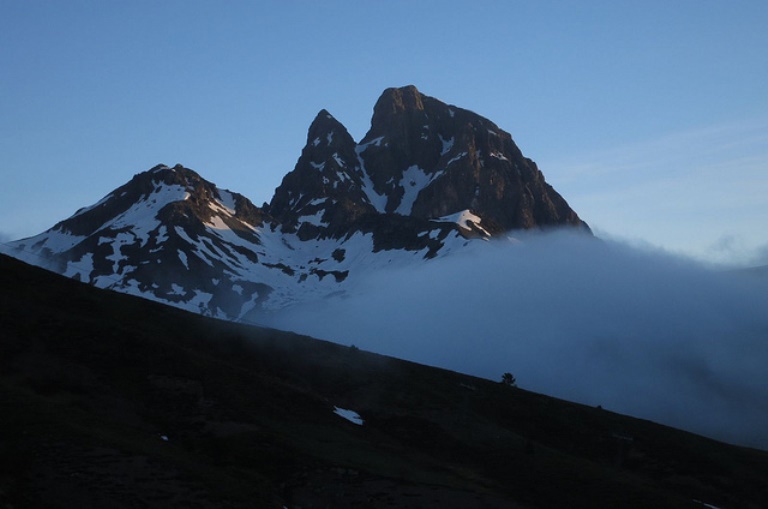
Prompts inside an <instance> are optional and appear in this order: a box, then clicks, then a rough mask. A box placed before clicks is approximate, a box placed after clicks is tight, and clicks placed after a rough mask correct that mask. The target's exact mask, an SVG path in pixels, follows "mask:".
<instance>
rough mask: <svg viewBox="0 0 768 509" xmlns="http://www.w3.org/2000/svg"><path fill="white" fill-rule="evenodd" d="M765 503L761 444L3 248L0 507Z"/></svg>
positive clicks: (766, 460) (767, 476) (765, 458)
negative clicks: (568, 398) (381, 352)
mask: <svg viewBox="0 0 768 509" xmlns="http://www.w3.org/2000/svg"><path fill="white" fill-rule="evenodd" d="M436 347H438V346H437V345H436ZM500 375H501V374H500ZM553 376H555V375H553ZM334 407H340V408H344V409H351V410H354V411H356V412H358V413H359V414H360V415H361V416H362V418H363V419H364V420H365V423H364V425H362V426H358V425H356V424H354V423H352V422H349V421H347V420H345V419H343V418H341V417H340V416H338V415H336V414H335V413H334V411H333V410H334ZM766 500H768V454H766V453H765V452H762V451H755V450H750V449H745V448H740V447H734V446H730V445H726V444H722V443H719V442H716V441H712V440H709V439H705V438H702V437H698V436H695V435H692V434H689V433H685V432H682V431H678V430H674V429H670V428H667V427H663V426H660V425H657V424H653V423H651V422H647V421H642V420H637V419H632V418H629V417H625V416H622V415H618V414H614V413H611V412H608V411H604V410H602V409H599V408H589V407H585V406H582V405H576V404H572V403H568V402H564V401H560V400H556V399H553V398H549V397H546V396H542V395H539V394H534V393H530V392H527V391H524V390H521V389H515V388H511V387H508V386H505V385H502V384H500V383H496V382H492V381H487V380H482V379H478V378H474V377H470V376H465V375H461V374H457V373H454V372H450V371H445V370H440V369H435V368H430V367H425V366H420V365H417V364H413V363H409V362H404V361H399V360H396V359H392V358H387V357H383V356H378V355H374V354H370V353H367V352H363V351H360V350H358V349H356V348H352V347H348V346H341V345H336V344H332V343H327V342H323V341H319V340H315V339H311V338H307V337H302V336H297V335H294V334H288V333H285V332H280V331H275V330H268V329H259V328H254V327H246V326H241V325H237V324H232V323H225V322H219V321H214V320H210V319H206V318H203V317H200V316H197V315H192V314H189V313H185V312H182V311H179V310H176V309H173V308H168V307H165V306H161V305H157V304H155V303H152V302H148V301H145V300H141V299H137V298H133V297H130V296H125V295H120V294H114V293H111V292H106V291H102V290H98V289H95V288H92V287H89V286H87V285H84V284H80V283H77V282H75V281H72V280H69V279H66V278H63V277H60V276H56V275H54V274H51V273H48V272H45V271H43V270H40V269H37V268H33V267H30V266H27V265H25V264H22V263H20V262H18V261H16V260H13V259H11V258H7V257H3V256H0V508H10V507H15V508H27V507H33V508H34V507H46V508H62V507H78V508H91V507H92V508H102V507H115V508H132V507H215V508H219V507H221V508H240V507H243V508H244V507H275V508H280V507H283V506H285V507H289V508H298V507H301V508H303V509H310V508H325V507H333V508H337V509H338V508H347V507H349V508H352V507H356V508H357V507H370V508H383V507H405V508H411V507H412V508H426V507H439V508H448V509H451V508H474V507H477V508H481V507H482V508H515V507H520V508H526V507H552V508H561V507H589V508H599V507H611V508H615V507H638V508H639V507H643V508H646V507H690V508H695V507H702V505H701V503H698V502H696V501H702V502H704V503H707V504H711V505H714V506H717V507H721V508H730V507H748V508H749V507H754V508H758V507H765V506H766V503H767V502H766Z"/></svg>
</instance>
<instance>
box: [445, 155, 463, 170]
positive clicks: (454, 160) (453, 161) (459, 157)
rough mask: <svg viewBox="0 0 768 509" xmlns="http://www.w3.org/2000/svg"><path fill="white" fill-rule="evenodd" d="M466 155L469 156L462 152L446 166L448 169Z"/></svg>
mask: <svg viewBox="0 0 768 509" xmlns="http://www.w3.org/2000/svg"><path fill="white" fill-rule="evenodd" d="M465 155H467V153H466V152H462V153H461V154H459V155H456V156H454V157H453V158H451V160H450V161H448V162H447V163H445V166H446V167H448V166H450V165H451V164H453V163H455V162H456V161H458V160H459V159H461V158H462V157H464V156H465Z"/></svg>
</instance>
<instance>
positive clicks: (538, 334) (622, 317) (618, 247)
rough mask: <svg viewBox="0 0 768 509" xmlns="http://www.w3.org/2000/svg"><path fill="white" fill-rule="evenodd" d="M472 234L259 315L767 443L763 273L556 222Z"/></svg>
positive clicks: (713, 433) (767, 318)
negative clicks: (476, 238)
mask: <svg viewBox="0 0 768 509" xmlns="http://www.w3.org/2000/svg"><path fill="white" fill-rule="evenodd" d="M474 244H475V245H474V247H473V248H472V249H471V250H469V251H468V252H465V253H461V254H455V255H453V256H450V257H447V258H444V259H439V260H433V261H430V262H429V263H426V264H423V265H420V266H418V267H417V268H406V269H399V270H397V269H393V270H388V271H380V272H378V273H375V274H373V275H371V276H370V277H367V278H365V279H362V280H360V281H358V282H357V284H356V286H355V287H354V288H352V290H351V291H350V295H349V296H347V297H340V298H336V299H328V300H324V301H323V302H321V303H316V304H313V305H306V306H303V307H300V308H296V309H292V310H290V311H286V312H284V313H282V314H279V315H277V316H275V317H274V318H273V320H272V322H271V323H270V324H269V325H270V326H273V327H276V328H281V329H286V330H292V331H295V332H299V333H303V334H309V335H312V336H315V337H319V338H323V339H328V340H331V341H335V342H337V343H341V344H348V345H351V344H354V345H355V346H357V347H359V348H362V349H366V350H370V351H373V352H377V353H382V354H386V355H391V356H395V357H399V358H404V359H409V360H412V361H416V362H420V363H424V364H429V365H433V366H440V367H444V368H448V369H451V370H455V371H459V372H463V373H468V374H472V375H476V376H480V377H484V378H488V379H492V380H499V379H500V377H501V375H502V373H504V372H511V373H512V374H514V376H515V377H516V378H517V382H518V386H520V387H522V388H524V389H528V390H531V391H536V392H540V393H544V394H548V395H551V396H555V397H558V398H563V399H567V400H571V401H577V402H580V403H584V404H587V405H593V406H597V405H600V406H602V407H603V408H605V409H606V410H611V411H616V412H620V413H625V414H629V415H632V416H636V417H641V418H645V419H650V420H653V421H656V422H659V423H663V424H667V425H670V426H674V427H678V428H682V429H686V430H689V431H693V432H695V433H699V434H703V435H706V436H710V437H713V438H717V439H719V440H723V441H726V442H730V443H736V444H741V445H748V446H755V447H760V448H764V449H768V428H766V426H765V423H766V422H768V376H767V375H766V373H768V370H767V369H766V368H768V291H767V290H768V288H767V287H766V279H765V278H758V277H752V276H750V275H748V274H746V273H736V272H726V271H718V270H714V269H712V268H710V267H706V266H703V265H701V264H699V263H697V262H694V261H691V260H688V259H685V258H680V257H676V256H672V255H669V254H666V253H663V252H657V251H653V250H649V249H641V248H637V247H630V246H627V245H624V244H622V243H620V242H616V241H605V240H597V239H594V238H588V237H586V236H584V235H574V234H569V233H565V232H559V233H548V234H538V235H529V236H526V237H525V238H524V239H523V240H522V242H509V241H495V242H475V243H474Z"/></svg>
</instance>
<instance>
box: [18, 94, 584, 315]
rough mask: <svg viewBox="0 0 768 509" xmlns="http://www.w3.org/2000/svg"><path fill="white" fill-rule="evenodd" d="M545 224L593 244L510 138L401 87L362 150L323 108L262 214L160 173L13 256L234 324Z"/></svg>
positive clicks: (177, 172) (210, 187) (188, 175)
mask: <svg viewBox="0 0 768 509" xmlns="http://www.w3.org/2000/svg"><path fill="white" fill-rule="evenodd" d="M555 226H571V227H576V228H579V229H583V230H584V231H586V232H588V231H589V230H588V227H587V226H586V224H585V223H583V222H582V221H581V219H579V217H578V216H577V215H576V213H575V212H574V211H573V210H572V209H571V208H570V207H569V206H568V204H567V203H566V202H565V200H564V199H563V198H562V197H561V196H560V195H559V194H558V193H557V192H556V191H555V190H554V189H553V188H552V187H551V186H550V185H549V184H547V182H546V181H545V180H544V177H543V175H542V174H541V172H540V171H539V170H538V168H537V167H536V165H535V163H533V161H531V160H530V159H527V158H525V157H524V156H523V155H522V153H521V152H520V150H519V149H518V148H517V146H516V145H515V143H514V141H513V140H512V137H511V136H510V135H509V134H508V133H506V132H504V131H503V130H501V129H500V128H499V127H498V126H497V125H496V124H494V123H493V122H491V121H490V120H488V119H486V118H483V117H481V116H480V115H477V114H475V113H473V112H471V111H468V110H463V109H461V108H457V107H455V106H451V105H448V104H446V103H443V102H441V101H439V100H438V99H434V98H432V97H429V96H426V95H423V94H421V93H420V92H419V91H418V90H417V89H416V88H415V87H413V86H407V87H402V88H391V89H387V90H385V91H384V93H383V94H382V96H381V98H380V99H379V100H378V102H377V103H376V106H375V108H374V114H373V118H372V121H371V128H370V130H369V131H368V133H367V134H366V136H365V137H364V138H363V140H362V141H361V142H360V143H357V142H355V140H354V139H353V138H352V136H351V135H350V134H349V132H348V131H347V129H346V128H345V127H344V126H343V125H342V124H341V123H340V122H339V121H338V120H336V119H335V118H334V117H333V115H331V114H330V113H329V112H328V111H326V110H321V111H320V112H319V113H318V114H317V115H316V116H315V118H314V120H313V121H312V123H311V125H310V127H309V130H308V132H307V143H306V146H305V147H304V148H303V149H302V151H301V155H300V157H299V158H298V161H297V162H296V166H295V167H294V169H293V170H292V171H290V172H289V173H287V174H286V175H285V177H284V178H283V181H282V183H281V184H280V186H279V187H278V188H277V189H276V190H275V194H274V196H273V198H272V200H271V202H270V203H269V204H268V205H266V206H265V207H264V208H258V207H256V206H254V205H253V204H252V203H251V202H250V201H249V200H247V199H246V198H245V197H243V196H241V195H239V194H237V193H233V192H230V191H228V190H224V189H220V188H218V187H217V186H216V185H215V184H213V183H212V182H209V181H207V180H205V179H204V178H202V177H201V176H200V175H199V174H198V173H196V172H195V171H193V170H191V169H189V168H185V167H184V166H182V165H180V164H177V165H175V166H173V167H169V166H166V165H157V166H155V167H153V168H152V169H150V170H148V171H145V172H142V173H139V174H137V175H135V176H134V177H133V178H132V179H131V180H130V181H129V182H127V183H126V184H125V185H123V186H121V187H119V188H117V189H115V190H114V191H113V192H112V193H110V194H108V195H107V196H105V197H104V198H103V199H101V200H100V201H99V202H97V203H96V204H94V205H92V206H90V207H86V208H83V209H80V210H78V211H77V212H76V213H75V214H74V215H73V216H72V217H70V218H69V219H66V220H64V221H61V222H60V223H58V224H57V225H56V226H55V227H54V228H52V229H50V230H48V231H47V232H44V233H42V234H40V235H38V236H35V237H31V238H29V239H22V240H20V241H17V243H16V249H17V250H18V252H19V253H23V254H24V255H25V256H30V257H32V258H31V260H38V263H39V260H41V259H45V260H49V263H50V266H51V267H52V269H53V270H56V271H58V272H61V273H63V274H67V275H69V276H71V277H78V278H80V279H81V280H83V281H88V282H90V283H92V284H95V285H97V286H101V287H108V288H113V289H117V290H120V291H125V292H128V293H134V294H137V295H142V296H147V297H149V298H154V299H157V300H161V301H163V302H168V303H172V304H174V305H179V306H181V307H184V308H185V309H191V310H199V311H200V312H204V313H209V314H212V315H214V316H221V317H229V318H240V317H245V316H247V315H248V314H249V313H251V312H252V311H253V312H257V311H259V310H266V309H279V308H281V307H283V306H288V305H291V303H293V302H296V301H302V300H311V299H312V298H317V297H320V296H322V295H327V294H332V293H334V292H336V291H338V289H339V288H342V287H343V285H344V284H347V283H345V281H347V278H348V276H350V274H353V273H354V274H364V273H367V272H370V271H371V270H375V269H376V268H380V267H385V266H397V265H398V264H405V265H407V264H412V263H421V260H424V259H429V258H434V257H439V256H444V255H447V254H448V253H450V252H453V251H455V250H461V249H463V247H464V246H465V245H466V244H467V243H468V242H469V241H470V240H469V239H472V238H484V239H488V238H490V237H493V236H501V235H508V233H507V232H508V231H510V230H514V229H526V228H546V227H555ZM355 277H357V276H350V278H351V279H352V280H354V278H355ZM339 285H341V286H339Z"/></svg>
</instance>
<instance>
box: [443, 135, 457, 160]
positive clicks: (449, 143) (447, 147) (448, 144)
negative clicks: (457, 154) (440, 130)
mask: <svg viewBox="0 0 768 509" xmlns="http://www.w3.org/2000/svg"><path fill="white" fill-rule="evenodd" d="M440 141H441V142H442V144H443V149H442V150H441V151H440V155H441V156H444V155H445V154H447V153H448V152H450V151H451V149H452V148H453V142H454V141H456V138H454V137H453V136H451V139H450V140H446V139H443V137H442V136H440Z"/></svg>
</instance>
